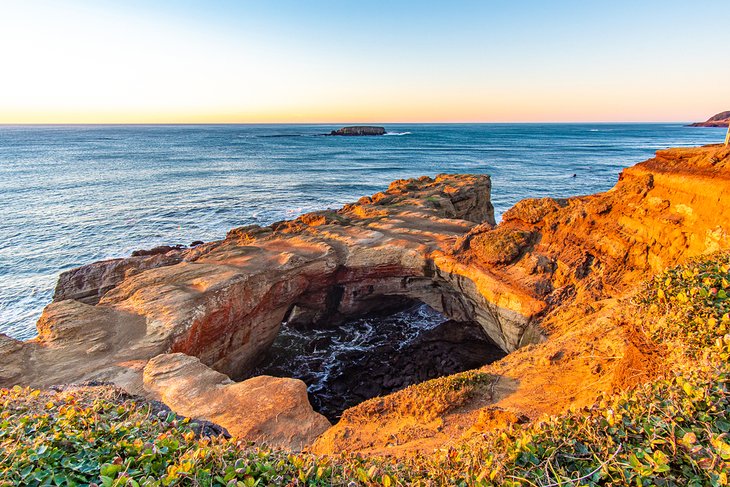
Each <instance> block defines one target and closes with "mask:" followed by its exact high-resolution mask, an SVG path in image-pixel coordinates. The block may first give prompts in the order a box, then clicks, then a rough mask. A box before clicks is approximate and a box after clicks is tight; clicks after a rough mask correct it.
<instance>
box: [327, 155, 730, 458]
mask: <svg viewBox="0 0 730 487" xmlns="http://www.w3.org/2000/svg"><path fill="white" fill-rule="evenodd" d="M728 205H730V149H728V148H724V147H721V146H717V145H715V146H707V147H701V148H685V149H668V150H662V151H658V152H657V154H656V157H654V158H653V159H650V160H648V161H646V162H643V163H641V164H638V165H636V166H633V167H630V168H627V169H625V170H624V171H622V173H621V175H620V177H619V181H618V183H617V184H616V186H615V187H614V188H612V189H611V190H610V191H608V192H606V193H600V194H595V195H590V196H583V197H576V198H569V199H552V198H544V199H527V200H523V201H521V202H519V203H518V204H517V205H515V206H514V207H513V208H511V209H510V210H509V211H507V212H506V213H505V214H504V215H503V221H502V223H500V225H498V226H496V227H493V226H490V225H479V226H475V227H474V228H472V229H471V230H470V231H469V232H468V233H467V234H466V235H464V236H463V237H461V238H460V239H459V240H458V241H457V242H456V244H455V245H454V246H453V247H452V249H451V251H449V252H442V251H436V252H434V254H433V259H434V263H435V266H436V268H437V269H438V270H439V272H443V273H444V274H443V275H444V279H449V280H451V281H452V282H453V280H455V279H457V278H458V277H459V276H463V277H464V278H466V279H467V282H468V283H474V284H475V285H477V286H478V288H479V290H480V294H481V295H482V296H484V297H485V299H486V301H487V302H488V303H500V304H502V305H503V306H504V303H506V302H508V301H509V300H510V299H514V298H513V297H514V296H527V297H529V298H530V299H531V300H533V301H527V300H525V301H526V302H530V303H533V302H537V303H539V304H540V306H542V307H543V313H542V315H540V317H539V324H540V329H541V330H542V332H543V333H546V334H548V335H549V339H548V340H547V341H546V342H544V343H540V344H539V345H531V346H527V347H523V348H521V349H520V350H517V351H515V352H514V353H510V354H509V355H507V356H506V357H505V358H504V359H502V360H500V361H498V362H495V363H493V364H491V365H488V366H485V367H483V368H482V369H481V370H483V371H484V372H486V373H488V374H492V375H495V376H497V377H499V381H498V382H497V383H496V385H495V386H494V387H493V388H492V389H491V390H490V391H491V392H490V393H488V394H484V395H477V396H476V397H474V398H473V400H472V401H470V402H469V403H468V404H465V405H463V406H462V407H460V408H459V409H458V410H456V411H453V412H450V413H449V414H447V415H444V416H442V417H440V418H438V420H436V421H434V422H432V423H430V424H421V423H418V422H417V421H415V420H413V419H412V418H408V417H403V416H402V415H388V414H385V415H383V414H378V415H373V414H371V413H370V411H371V410H372V409H373V407H372V405H371V404H369V403H363V404H361V405H358V406H355V407H353V408H351V409H349V410H348V411H347V412H346V414H345V415H343V419H342V420H341V421H340V422H339V423H338V424H337V425H335V426H334V427H333V428H331V429H329V430H328V431H327V432H326V433H325V434H324V435H322V436H321V437H320V438H319V439H318V440H317V442H316V444H315V445H314V450H315V451H317V452H320V453H325V452H335V451H342V450H351V451H352V450H356V451H360V452H375V453H388V454H398V453H399V452H412V451H413V450H423V451H428V450H430V449H433V448H443V447H444V445H448V444H450V443H451V442H455V441H457V440H458V439H459V438H460V437H462V435H467V436H468V435H469V434H474V433H478V432H479V431H480V429H483V428H487V427H489V425H490V424H492V423H493V422H494V420H493V419H488V418H496V417H499V418H503V417H504V414H506V413H508V415H509V416H510V417H512V418H520V417H528V418H537V417H540V416H541V415H543V414H557V413H559V412H562V411H564V410H565V409H566V408H568V407H582V406H587V405H590V404H593V403H594V402H595V401H596V398H597V397H598V396H600V395H601V394H602V393H605V392H607V391H613V390H616V389H618V390H624V389H625V388H627V387H632V386H634V385H636V384H638V383H641V382H642V381H644V380H647V379H648V378H649V377H651V376H652V375H653V374H657V373H659V371H660V370H661V368H662V365H661V363H662V355H663V353H662V350H661V346H662V345H661V344H655V343H651V342H649V341H648V340H647V339H646V335H645V334H644V333H642V332H640V330H639V327H640V326H642V325H641V322H640V319H637V317H636V316H632V315H631V314H630V312H629V311H628V310H629V308H630V306H629V305H628V304H627V303H630V296H631V295H632V293H633V292H635V291H636V286H637V284H639V283H641V282H643V281H645V280H646V279H648V278H650V277H651V276H652V275H653V274H654V273H656V272H657V271H660V270H662V269H664V268H666V267H668V266H672V265H675V264H677V263H681V262H683V261H685V260H687V259H689V258H691V257H694V256H698V255H701V254H705V253H708V252H714V251H717V250H721V249H727V248H729V247H730V235H729V234H728V231H729V230H730V213H728V212H726V211H724V209H725V208H727V207H728ZM469 285H471V284H467V285H466V286H469ZM466 286H465V288H466ZM505 290H508V291H505ZM487 309H488V308H487ZM513 309H514V308H513ZM523 340H524V336H523ZM533 343H534V342H533ZM399 394H400V393H395V395H394V396H393V398H394V399H393V400H395V401H398V395H399ZM376 409H377V408H376ZM485 418H486V419H485ZM515 420H516V419H515ZM416 425H417V426H418V435H417V437H414V435H413V429H414V428H415V427H416Z"/></svg>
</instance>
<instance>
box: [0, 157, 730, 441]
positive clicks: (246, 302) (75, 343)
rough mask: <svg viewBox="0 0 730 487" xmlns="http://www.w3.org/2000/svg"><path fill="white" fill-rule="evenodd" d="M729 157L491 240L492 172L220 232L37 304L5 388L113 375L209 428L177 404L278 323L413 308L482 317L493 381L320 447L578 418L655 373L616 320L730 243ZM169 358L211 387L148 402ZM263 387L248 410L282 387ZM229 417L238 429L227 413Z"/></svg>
mask: <svg viewBox="0 0 730 487" xmlns="http://www.w3.org/2000/svg"><path fill="white" fill-rule="evenodd" d="M729 154H730V151H728V149H725V148H722V147H719V146H708V147H703V148H688V149H670V150H666V151H659V152H658V153H657V156H656V157H655V158H653V159H651V160H649V161H646V162H644V163H641V164H638V165H636V166H634V167H632V168H629V169H626V170H624V171H623V172H622V174H621V177H620V180H619V182H618V183H617V185H616V186H615V187H614V188H613V189H612V190H610V191H608V192H606V193H602V194H596V195H591V196H585V197H576V198H570V199H565V200H554V199H549V198H545V199H541V200H525V201H522V202H520V203H518V204H517V205H515V207H514V208H512V209H511V210H509V211H508V212H507V213H505V215H504V219H503V222H502V223H501V224H500V225H498V226H495V222H494V219H493V212H492V207H491V204H490V202H489V191H490V182H489V179H488V178H487V177H485V176H468V175H456V176H439V177H437V178H435V179H430V178H420V179H414V180H403V181H396V182H394V183H393V184H391V186H390V188H389V189H388V190H387V191H385V192H382V193H378V194H375V195H373V196H372V197H366V198H362V199H361V200H360V201H358V202H357V203H355V204H352V205H346V206H345V207H343V208H342V209H341V210H338V211H323V212H316V213H312V214H308V215H304V216H302V217H300V218H298V219H296V220H293V221H289V222H279V223H276V224H273V225H271V226H269V227H257V226H248V227H242V228H238V229H234V230H232V231H231V232H229V234H228V236H227V238H226V239H225V240H221V241H217V242H210V243H208V244H204V245H200V246H197V247H195V248H192V249H187V250H182V251H174V252H173V253H172V254H171V255H168V254H160V255H162V256H164V257H165V258H164V259H163V258H162V257H161V256H160V255H153V256H141V257H136V258H134V259H138V260H136V261H134V263H133V264H129V263H123V264H121V267H120V263H119V262H111V263H109V262H107V263H104V262H102V263H96V264H92V265H91V267H89V268H81V269H79V270H78V271H76V272H75V273H74V276H76V277H74V278H71V277H72V276H69V278H70V279H68V280H67V281H65V283H64V285H63V286H62V288H63V289H65V290H66V292H68V293H69V294H68V295H77V296H78V297H79V299H84V300H86V301H87V303H89V304H84V303H83V302H80V301H78V300H74V299H65V300H59V301H57V302H54V303H52V304H50V305H49V306H48V307H47V308H46V310H45V311H44V314H43V317H42V318H41V320H39V323H38V328H39V337H38V338H37V339H35V340H31V341H28V342H18V341H15V340H12V339H9V338H7V337H3V336H0V354H2V355H3V357H2V358H3V360H2V364H1V365H0V385H2V386H9V385H13V384H29V385H33V386H47V385H50V384H55V383H61V382H79V381H82V380H87V379H96V380H105V381H112V382H114V383H115V384H118V385H120V386H122V387H124V388H125V389H127V390H128V391H130V392H133V393H142V394H145V393H146V394H148V395H149V394H159V395H160V397H162V398H163V399H164V400H166V401H167V402H169V403H171V404H169V405H170V406H171V407H172V408H173V409H176V408H177V407H182V406H180V404H188V406H189V407H190V408H192V409H195V410H200V411H203V412H201V413H199V414H204V415H206V417H207V418H208V419H212V418H213V416H216V415H217V414H218V412H216V411H218V410H212V409H211V410H209V411H207V412H205V410H204V409H198V408H199V407H200V406H201V402H200V398H197V399H196V397H195V395H196V393H194V392H191V391H208V390H210V388H211V387H213V388H215V389H216V390H219V389H221V388H225V390H226V391H229V392H230V397H231V398H236V397H237V398H238V399H231V400H232V401H233V400H240V399H241V396H240V395H239V393H238V391H239V388H238V387H236V385H235V384H233V383H229V382H227V381H228V378H227V377H230V378H232V379H236V378H238V377H241V376H243V375H245V373H246V372H247V371H248V370H250V368H251V367H252V365H253V364H255V362H256V360H257V359H258V358H259V357H260V356H261V354H262V353H263V352H264V351H265V350H267V348H268V347H269V346H270V344H271V343H272V341H273V340H274V338H275V337H276V335H277V333H278V331H279V327H280V325H281V323H282V320H284V319H289V320H295V321H298V322H300V323H318V322H329V323H337V322H338V321H341V320H345V319H347V318H350V317H354V316H358V315H361V314H363V313H367V312H369V311H373V310H377V309H383V308H387V307H389V306H396V305H397V304H398V303H399V302H401V301H399V300H403V299H405V298H407V299H416V300H420V301H423V302H424V303H426V304H428V305H430V306H432V307H433V308H435V309H437V310H440V311H442V312H443V313H444V314H446V315H448V316H449V317H451V318H454V319H455V320H460V321H467V320H468V321H475V322H477V323H479V324H480V325H481V326H482V328H483V329H484V330H485V331H486V333H487V334H488V335H489V337H490V338H491V339H492V340H493V341H494V342H495V343H496V344H497V345H499V346H500V347H501V348H502V349H503V350H505V351H508V352H513V353H511V354H510V355H508V356H507V357H505V358H504V359H502V360H501V361H499V362H496V363H494V364H491V365H490V366H487V367H486V368H485V370H486V371H488V372H489V373H491V374H495V375H497V376H499V377H500V381H499V382H498V383H497V384H495V386H494V388H493V390H491V391H490V393H489V394H488V395H485V396H483V397H479V398H477V399H475V400H474V401H473V402H472V403H470V404H467V405H465V406H464V408H463V409H462V410H458V411H453V412H450V413H449V415H447V416H445V417H443V418H439V420H438V421H435V422H434V423H433V425H432V426H433V429H431V430H429V429H424V430H423V431H421V432H420V433H419V434H420V435H421V439H420V440H419V442H417V444H415V443H413V440H408V441H406V439H405V438H406V437H408V435H405V436H404V435H401V436H400V437H401V438H404V439H403V441H402V443H401V444H398V445H393V444H392V440H391V439H392V438H393V437H394V436H393V435H395V436H396V437H398V435H399V434H400V433H398V431H397V428H399V427H400V426H399V424H401V423H398V421H395V420H394V418H392V417H377V416H368V415H367V414H364V413H363V414H359V413H358V410H357V406H356V407H355V408H353V409H354V411H352V413H350V414H347V415H346V417H347V418H351V420H349V421H342V422H340V423H339V424H338V425H336V426H335V427H333V428H330V429H329V430H328V431H327V432H325V433H324V435H323V436H322V437H320V440H318V441H317V442H316V444H315V448H316V449H317V450H318V451H329V452H335V451H340V450H343V449H349V450H360V451H384V450H387V451H391V450H390V448H395V450H392V451H393V452H397V450H401V451H411V450H413V449H427V448H433V447H437V446H440V445H443V444H444V443H448V441H450V439H453V438H458V437H459V436H460V435H462V434H467V432H469V431H475V428H476V427H475V424H477V423H478V422H479V419H478V418H482V420H483V421H482V422H483V423H484V422H485V421H486V419H484V418H502V419H504V418H507V417H509V418H514V417H518V418H520V417H523V416H528V417H536V416H538V415H540V414H542V413H551V412H559V411H560V410H562V409H564V408H565V407H567V406H569V405H571V404H574V405H584V404H588V403H590V401H592V400H594V399H595V397H596V395H597V394H599V393H600V392H601V391H605V390H610V389H611V388H615V387H619V388H620V387H625V386H627V385H632V384H635V383H637V382H639V381H641V380H644V379H645V378H646V377H649V376H650V375H651V374H652V373H653V371H654V370H655V369H656V368H657V367H659V365H658V364H660V357H661V353H660V350H658V349H657V347H656V344H650V343H646V342H645V341H644V340H642V338H641V336H642V335H641V334H640V333H637V332H636V329H635V323H633V322H632V321H631V319H630V317H627V316H624V315H623V314H622V308H621V299H623V298H624V297H625V296H627V295H629V294H630V293H631V292H632V291H633V289H634V287H635V285H636V283H637V282H640V281H642V280H644V279H645V278H647V277H649V276H650V275H651V274H652V273H654V272H656V271H658V270H660V269H662V268H663V267H665V266H669V265H673V264H676V263H679V262H681V261H683V260H685V259H687V258H690V257H692V256H696V255H699V254H702V253H705V252H709V251H713V250H718V249H722V248H728V246H730V239H729V238H728V234H727V229H728V228H730V213H728V212H725V211H724V209H725V208H727V207H728V205H730V168H728V165H729V164H730V156H729ZM168 258H170V259H173V261H168V260H166V259H168ZM154 259H157V260H154ZM130 266H131V267H130ZM74 293H78V294H74ZM97 297H98V298H99V299H98V303H96V304H92V303H93V302H96V300H97V299H96V298H97ZM87 298H89V299H87ZM91 298H93V299H91ZM177 352H179V353H183V354H186V355H187V356H190V357H196V358H197V359H199V360H200V362H199V363H198V362H197V361H195V364H198V365H194V366H195V367H203V368H204V370H205V373H204V374H202V375H205V377H209V378H210V380H209V381H208V382H204V383H201V384H198V385H196V386H195V387H191V388H189V389H185V387H187V385H189V384H190V383H191V382H190V381H191V380H193V378H192V376H191V375H189V374H187V373H185V374H183V372H182V370H183V369H181V372H180V373H179V375H175V374H171V375H169V376H167V379H165V380H163V379H164V377H163V378H161V379H159V380H158V378H153V376H154V374H153V371H154V368H153V366H152V365H150V367H149V368H148V369H147V377H148V383H147V390H145V387H144V384H143V370H145V367H146V366H148V363H149V361H150V360H151V359H153V357H157V356H159V355H162V358H158V359H156V360H157V361H163V362H164V360H165V358H164V357H165V354H170V353H177ZM190 360H193V359H190ZM153 365H154V363H153ZM201 370H203V369H201ZM163 376H164V374H163ZM168 379H169V380H168ZM206 380H207V379H206ZM260 381H262V384H260V385H261V387H262V389H260V392H258V393H257V394H259V395H262V396H266V394H267V393H266V392H264V391H265V390H266V388H271V390H272V391H273V390H274V389H275V387H279V386H278V385H275V384H273V383H271V382H266V381H264V380H261V379H260ZM163 383H164V385H160V384H163ZM242 384H245V382H244V383H242ZM198 386H200V387H198ZM240 390H244V389H243V388H241V389H240ZM201 394H203V393H202V392H201ZM292 394H294V393H292ZM294 396H295V394H294V395H292V397H294ZM165 397H167V399H165ZM206 397H207V396H206ZM176 402H177V403H179V405H178V406H176V404H175V403H176ZM203 402H204V401H203ZM294 402H296V401H294ZM287 404H289V403H286V404H285V403H281V404H279V405H278V406H276V405H274V406H272V407H280V408H281V411H280V413H281V414H282V415H284V416H279V418H280V419H281V418H284V419H286V420H288V419H290V417H289V415H290V414H291V415H292V416H291V418H298V417H301V413H302V411H301V410H300V409H297V408H293V409H292V408H291V407H289V406H287ZM292 404H293V403H292ZM219 406H221V405H219ZM300 406H301V404H300ZM186 407H187V406H186ZM221 407H222V406H221ZM495 408H498V409H495ZM192 409H191V410H192ZM231 410H233V409H231ZM239 411H240V410H239ZM293 411H296V413H294V412H293ZM495 411H505V413H504V414H502V413H501V412H500V413H499V414H498V413H496V412H495ZM180 412H182V413H183V414H188V413H189V411H188V412H185V411H182V410H181V411H180ZM236 414H238V413H236ZM307 414H308V413H307ZM513 415H514V416H513ZM267 417H268V416H267ZM352 418H357V420H355V419H352ZM213 420H214V421H215V419H213ZM224 420H225V421H226V424H225V426H227V427H228V428H229V429H232V428H231V426H230V425H231V424H233V423H234V422H235V421H236V420H235V418H234V415H230V416H226V418H225V419H224ZM221 421H223V420H221ZM260 421H262V422H264V423H265V422H266V419H265V418H261V419H260ZM358 421H359V422H358ZM495 421H496V419H495ZM262 424H263V423H262ZM479 424H481V423H479ZM401 426H402V424H401ZM255 428H256V426H255V425H253V424H252V425H250V429H249V430H246V431H249V432H252V431H257V430H256V429H255ZM315 429H316V428H314V429H312V430H311V435H310V434H309V433H307V434H303V435H302V436H301V445H304V444H305V443H306V442H307V441H310V440H311V438H312V435H314V433H313V431H314V430H315ZM477 429H478V428H477ZM261 431H264V430H263V429H262V430H261ZM267 431H269V430H267ZM409 431H410V430H409ZM242 434H244V435H246V436H248V437H251V436H249V433H248V432H243V433H242ZM251 434H253V433H251ZM267 434H269V433H267ZM272 434H273V433H272ZM277 434H278V433H277ZM254 436H255V435H254ZM274 436H275V435H274ZM274 436H272V438H273V437H274ZM305 437H306V438H308V439H306V440H305ZM271 441H273V440H271ZM277 441H278V440H277ZM297 441H299V440H297Z"/></svg>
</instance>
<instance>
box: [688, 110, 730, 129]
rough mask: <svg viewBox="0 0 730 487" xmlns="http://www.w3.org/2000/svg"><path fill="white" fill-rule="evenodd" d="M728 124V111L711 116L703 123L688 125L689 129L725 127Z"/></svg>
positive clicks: (729, 116)
mask: <svg viewBox="0 0 730 487" xmlns="http://www.w3.org/2000/svg"><path fill="white" fill-rule="evenodd" d="M729 123H730V110H728V111H726V112H720V113H718V114H717V115H713V116H712V117H710V118H708V119H707V120H706V121H704V122H696V123H693V124H690V127H727V126H728V124H729Z"/></svg>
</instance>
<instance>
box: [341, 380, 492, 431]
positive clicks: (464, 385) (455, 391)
mask: <svg viewBox="0 0 730 487" xmlns="http://www.w3.org/2000/svg"><path fill="white" fill-rule="evenodd" d="M496 379H497V378H496V377H495V376H493V375H489V374H485V373H483V372H478V371H473V370H471V371H467V372H461V373H459V374H454V375H450V376H447V377H440V378H438V379H433V380H429V381H426V382H422V383H420V384H414V385H412V386H409V387H406V388H405V389H403V390H401V391H398V392H396V393H394V394H391V395H389V396H385V397H376V398H373V399H369V400H367V401H365V402H362V403H360V404H359V405H358V407H357V408H356V409H354V410H348V411H345V413H344V415H343V418H345V417H347V418H348V419H350V420H355V419H359V420H360V421H367V418H368V417H373V416H375V415H377V416H380V417H382V416H385V415H394V416H398V417H404V416H411V417H415V418H416V419H418V420H420V421H423V422H428V421H432V420H434V419H436V418H438V417H439V416H441V415H442V414H444V413H446V412H448V411H450V410H452V409H456V408H458V407H459V406H461V405H463V404H464V403H466V402H467V401H468V400H469V399H471V398H472V397H474V395H476V394H478V393H481V394H485V393H487V392H488V388H489V386H491V385H492V384H493V383H494V382H495V381H496ZM355 414H356V415H360V417H359V418H354V417H353V415H355Z"/></svg>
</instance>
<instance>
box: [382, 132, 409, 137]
mask: <svg viewBox="0 0 730 487" xmlns="http://www.w3.org/2000/svg"><path fill="white" fill-rule="evenodd" d="M410 134H411V133H410V132H385V133H384V134H383V135H395V136H399V135H410Z"/></svg>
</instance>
